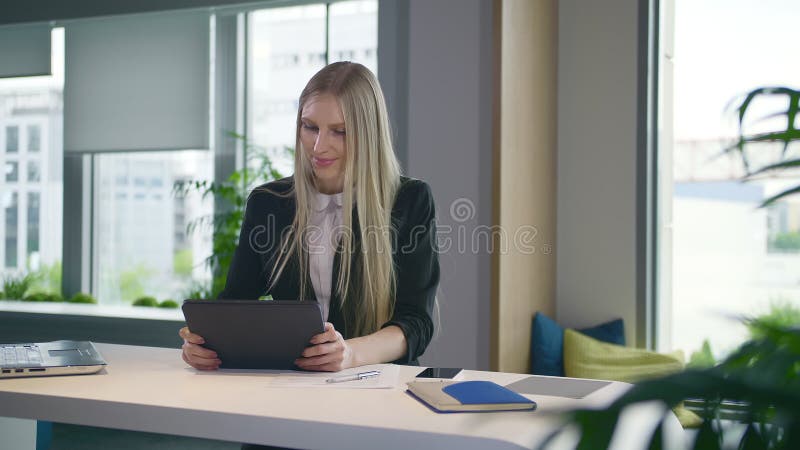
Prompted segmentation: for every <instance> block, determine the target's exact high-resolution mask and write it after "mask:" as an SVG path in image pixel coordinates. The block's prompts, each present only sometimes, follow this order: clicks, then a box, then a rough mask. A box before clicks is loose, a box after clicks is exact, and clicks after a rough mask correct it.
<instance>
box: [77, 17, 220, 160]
mask: <svg viewBox="0 0 800 450" xmlns="http://www.w3.org/2000/svg"><path fill="white" fill-rule="evenodd" d="M64 59H65V67H64V70H65V74H64V151H65V152H109V151H137V150H182V149H207V148H209V145H208V139H209V130H208V122H209V16H208V14H206V13H197V12H192V13H167V14H146V15H136V16H127V17H115V18H108V19H89V20H85V21H81V22H74V23H69V24H67V25H66V27H65V58H64Z"/></svg>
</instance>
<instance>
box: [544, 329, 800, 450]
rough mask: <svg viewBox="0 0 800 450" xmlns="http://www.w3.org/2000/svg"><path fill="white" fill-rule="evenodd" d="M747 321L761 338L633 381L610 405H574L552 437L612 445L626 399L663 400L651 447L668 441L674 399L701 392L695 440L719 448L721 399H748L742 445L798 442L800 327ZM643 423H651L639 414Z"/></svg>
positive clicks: (744, 401) (630, 402) (742, 402)
mask: <svg viewBox="0 0 800 450" xmlns="http://www.w3.org/2000/svg"><path fill="white" fill-rule="evenodd" d="M746 325H747V326H748V327H749V328H751V329H756V330H758V333H757V334H758V335H759V336H761V337H760V338H758V339H753V340H750V341H748V342H746V343H745V344H743V345H742V346H741V347H740V348H739V349H738V350H736V351H735V352H733V353H732V354H731V355H730V356H728V357H727V358H726V359H725V360H724V361H722V362H721V363H720V364H719V365H717V366H714V367H711V368H707V369H687V370H686V371H684V372H681V373H677V374H674V375H669V376H666V377H663V378H659V379H656V380H650V381H643V382H641V383H638V384H636V385H635V386H633V387H632V388H631V389H630V390H629V391H628V392H626V393H625V394H624V395H622V396H621V397H620V398H618V399H617V400H616V401H615V402H614V403H613V404H611V405H610V406H609V407H608V408H606V409H603V410H578V411H574V412H572V413H570V415H569V418H568V421H567V424H568V426H565V427H564V428H562V429H561V430H559V431H557V432H556V433H554V434H553V435H551V436H550V437H549V439H547V441H546V442H545V444H543V445H542V446H540V448H546V444H547V443H549V442H551V441H552V439H554V438H556V437H557V436H558V435H559V434H561V433H564V432H568V431H567V430H568V429H569V430H576V431H577V432H578V434H579V436H580V440H579V442H578V444H577V447H576V448H577V449H580V450H583V449H595V448H608V446H609V445H610V443H611V440H612V439H613V437H614V433H615V427H616V425H617V423H618V422H619V418H620V414H621V413H622V411H623V410H624V409H625V408H627V407H628V406H631V405H635V404H639V403H643V402H650V401H660V402H662V403H663V404H664V407H665V409H664V413H663V415H662V416H660V417H658V418H657V423H652V424H650V425H653V426H654V428H653V431H652V432H651V434H650V443H649V445H648V448H659V449H660V448H663V445H664V443H663V442H662V438H663V436H664V423H665V421H666V420H667V419H668V417H667V415H669V414H672V412H671V410H670V409H668V408H667V407H673V406H675V405H677V404H678V403H680V402H682V401H684V400H685V399H687V398H691V399H700V401H701V404H702V407H701V409H700V411H698V414H699V415H700V416H701V417H702V418H703V419H704V422H703V425H702V426H701V427H700V430H699V431H698V433H697V436H696V438H695V440H694V442H693V443H692V445H691V447H690V448H694V449H719V448H720V446H721V442H722V441H723V439H725V436H726V432H727V430H726V429H725V427H723V426H722V425H721V422H720V419H721V410H722V407H723V402H724V401H725V402H727V401H734V402H738V403H739V404H740V405H742V412H743V414H744V423H745V427H746V429H745V432H744V434H743V435H742V436H741V439H740V440H739V443H738V448H740V449H755V448H759V449H787V450H788V449H798V448H800V328H789V327H781V326H775V325H773V324H770V323H766V322H761V321H758V320H748V321H746ZM637 426H639V427H647V426H648V425H646V424H643V423H641V422H638V423H637Z"/></svg>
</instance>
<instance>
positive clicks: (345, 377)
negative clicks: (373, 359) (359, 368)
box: [325, 370, 381, 383]
mask: <svg viewBox="0 0 800 450" xmlns="http://www.w3.org/2000/svg"><path fill="white" fill-rule="evenodd" d="M380 374H381V371H380V370H370V371H369V372H361V373H356V374H353V375H343V376H341V377H333V378H328V379H327V380H325V382H326V383H341V382H344V381H356V380H363V379H365V378H372V377H377V376H378V375H380Z"/></svg>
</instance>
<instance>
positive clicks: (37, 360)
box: [0, 341, 106, 378]
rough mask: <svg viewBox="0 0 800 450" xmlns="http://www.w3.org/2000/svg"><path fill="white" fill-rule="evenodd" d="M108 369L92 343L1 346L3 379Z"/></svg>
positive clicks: (60, 342) (75, 373)
mask: <svg viewBox="0 0 800 450" xmlns="http://www.w3.org/2000/svg"><path fill="white" fill-rule="evenodd" d="M105 366H106V362H105V360H104V359H103V357H102V356H101V355H100V352H98V351H97V349H96V348H95V347H94V345H93V344H92V343H91V342H88V341H54V342H40V343H35V344H0V378H17V377H46V376H52V375H79V374H90V373H97V372H99V371H100V370H101V369H102V368H103V367H105Z"/></svg>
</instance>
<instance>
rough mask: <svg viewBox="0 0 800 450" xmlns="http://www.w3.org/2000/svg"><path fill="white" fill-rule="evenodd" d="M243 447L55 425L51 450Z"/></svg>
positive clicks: (230, 449)
mask: <svg viewBox="0 0 800 450" xmlns="http://www.w3.org/2000/svg"><path fill="white" fill-rule="evenodd" d="M111 448H113V449H115V450H145V449H146V450H183V449H186V450H188V449H191V450H239V448H240V444H236V443H232V442H222V441H210V440H206V439H195V438H187V437H182V436H171V435H168V434H155V433H137V432H134V431H122V430H113V429H109V428H96V427H82V426H77V425H66V424H62V423H54V424H53V441H52V444H51V446H50V450H107V449H111Z"/></svg>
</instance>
